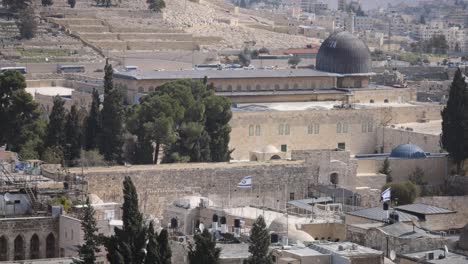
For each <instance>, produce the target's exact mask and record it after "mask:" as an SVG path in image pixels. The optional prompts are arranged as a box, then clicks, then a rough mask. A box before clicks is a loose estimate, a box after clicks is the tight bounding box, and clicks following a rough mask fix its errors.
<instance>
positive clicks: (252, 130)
mask: <svg viewBox="0 0 468 264" xmlns="http://www.w3.org/2000/svg"><path fill="white" fill-rule="evenodd" d="M253 135H254V126H253V125H250V126H249V136H250V137H251V136H253Z"/></svg>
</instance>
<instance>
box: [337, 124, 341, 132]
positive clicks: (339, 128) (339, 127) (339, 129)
mask: <svg viewBox="0 0 468 264" xmlns="http://www.w3.org/2000/svg"><path fill="white" fill-rule="evenodd" d="M336 133H338V134H340V133H341V123H340V122H338V123H337V124H336Z"/></svg>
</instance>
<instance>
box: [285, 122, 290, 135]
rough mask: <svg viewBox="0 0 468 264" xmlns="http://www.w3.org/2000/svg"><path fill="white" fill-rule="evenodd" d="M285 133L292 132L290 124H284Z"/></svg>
mask: <svg viewBox="0 0 468 264" xmlns="http://www.w3.org/2000/svg"><path fill="white" fill-rule="evenodd" d="M284 134H285V135H289V134H290V131H289V125H288V124H286V125H284Z"/></svg>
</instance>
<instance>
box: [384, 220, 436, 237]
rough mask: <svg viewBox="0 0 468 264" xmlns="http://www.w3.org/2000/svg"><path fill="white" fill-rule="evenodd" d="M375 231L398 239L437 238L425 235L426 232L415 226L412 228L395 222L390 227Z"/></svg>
mask: <svg viewBox="0 0 468 264" xmlns="http://www.w3.org/2000/svg"><path fill="white" fill-rule="evenodd" d="M377 229H380V230H382V231H383V232H385V233H387V234H389V235H391V236H394V237H400V238H420V237H437V236H435V235H431V234H429V233H427V232H426V231H424V230H422V229H420V228H418V227H416V226H415V227H413V226H412V225H408V224H404V223H402V222H397V223H394V224H392V225H387V226H383V227H379V228H377Z"/></svg>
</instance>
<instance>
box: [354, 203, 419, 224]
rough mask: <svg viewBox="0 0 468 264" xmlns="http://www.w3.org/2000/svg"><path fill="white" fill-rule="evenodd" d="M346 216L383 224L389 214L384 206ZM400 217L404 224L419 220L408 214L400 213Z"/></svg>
mask: <svg viewBox="0 0 468 264" xmlns="http://www.w3.org/2000/svg"><path fill="white" fill-rule="evenodd" d="M346 214H347V215H352V216H358V217H363V218H367V219H370V220H376V221H381V222H383V221H384V219H387V212H386V211H384V209H383V208H382V206H377V207H372V208H365V209H361V210H356V211H352V212H347V213H346ZM398 215H399V219H400V221H402V222H409V221H411V220H412V219H414V220H418V218H417V217H416V216H412V215H410V214H407V213H403V212H398Z"/></svg>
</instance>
